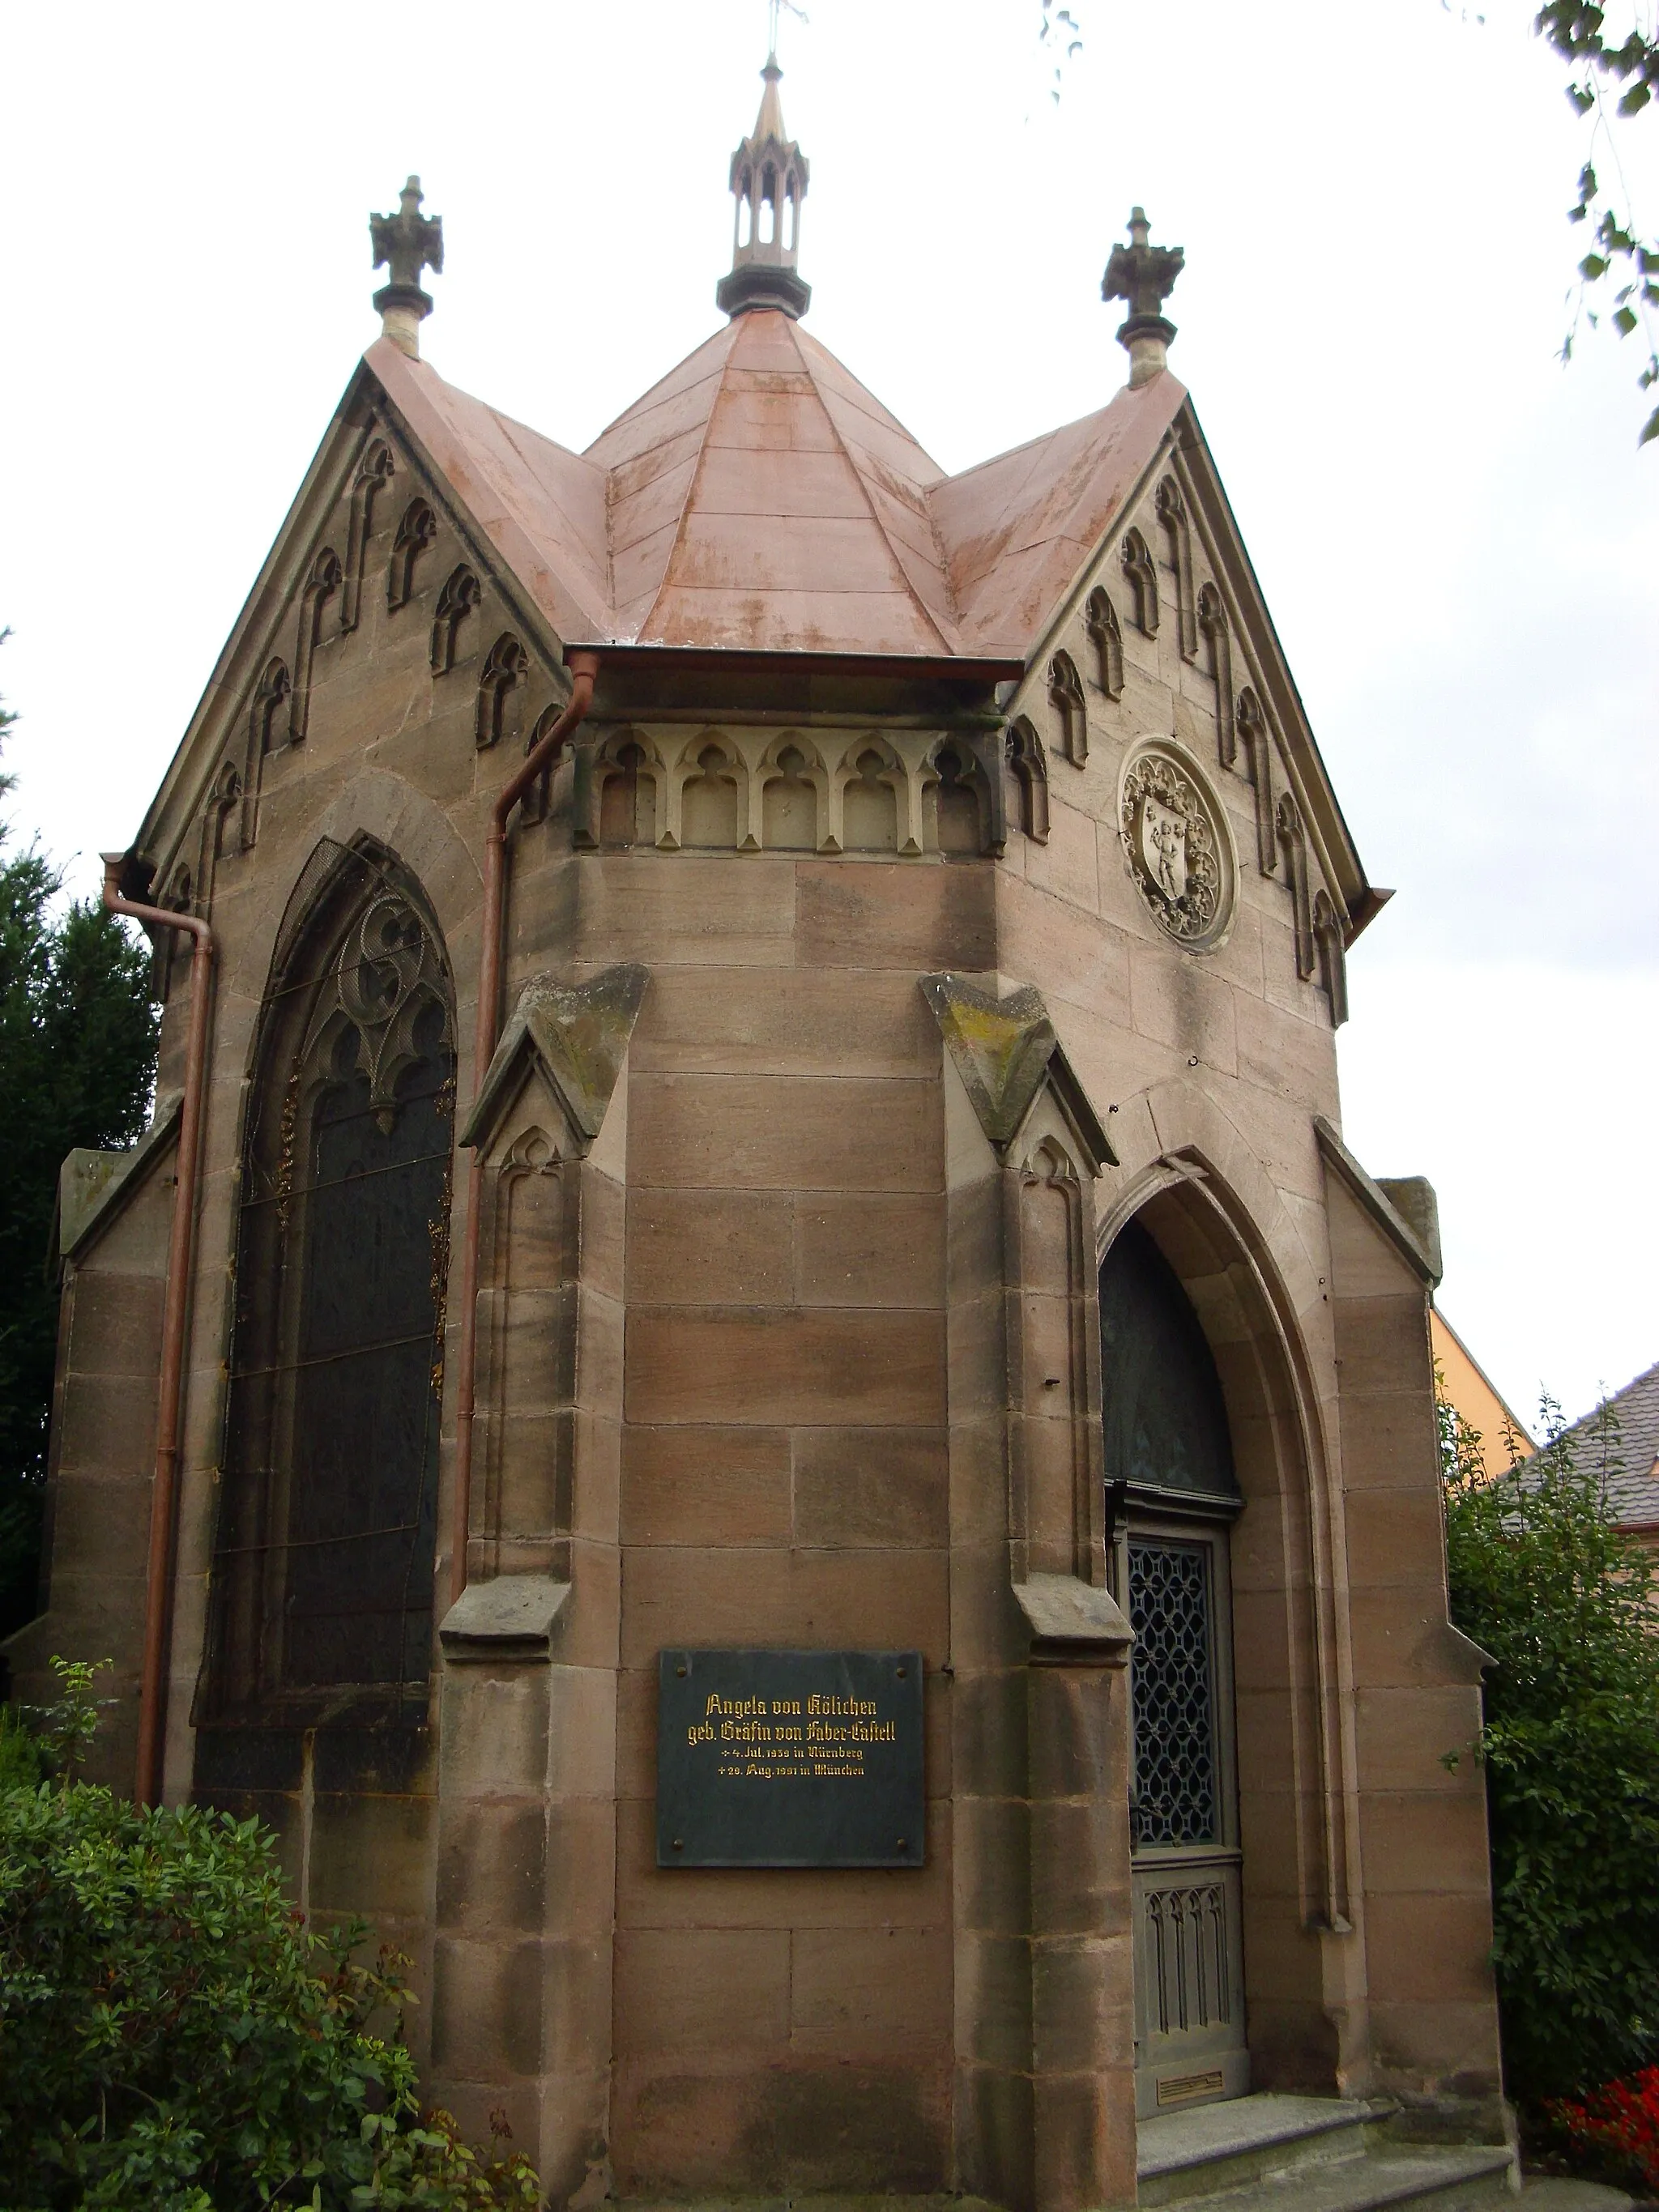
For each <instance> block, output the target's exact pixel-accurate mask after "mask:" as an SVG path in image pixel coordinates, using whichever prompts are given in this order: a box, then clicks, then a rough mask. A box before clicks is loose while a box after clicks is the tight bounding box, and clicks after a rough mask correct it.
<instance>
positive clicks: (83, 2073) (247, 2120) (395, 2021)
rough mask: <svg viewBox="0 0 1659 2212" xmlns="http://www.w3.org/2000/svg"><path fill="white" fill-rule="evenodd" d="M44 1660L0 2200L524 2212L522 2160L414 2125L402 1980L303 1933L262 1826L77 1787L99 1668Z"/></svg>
mask: <svg viewBox="0 0 1659 2212" xmlns="http://www.w3.org/2000/svg"><path fill="white" fill-rule="evenodd" d="M54 1664H55V1665H58V1669H59V1674H60V1676H61V1677H62V1678H63V1680H64V1691H65V1694H64V1703H63V1705H61V1706H60V1707H58V1708H55V1709H53V1711H52V1713H51V1714H50V1715H48V1716H47V1717H46V1727H45V1728H44V1729H43V1730H42V1733H41V1739H40V1747H41V1752H42V1754H43V1756H44V1759H45V1760H46V1764H47V1765H50V1766H51V1767H52V1768H53V1769H54V1770H55V1771H54V1773H53V1776H52V1778H51V1779H49V1780H46V1781H44V1782H34V1781H32V1780H31V1779H29V1778H25V1779H24V1780H23V1781H22V1782H21V1783H13V1784H11V1786H9V1787H5V1788H0V2203H3V2204H4V2205H6V2206H7V2207H9V2208H12V2212H59V2208H70V2207H75V2208H82V2207H84V2208H92V2207H115V2206H122V2207H126V2206H132V2205H137V2204H143V2205H144V2206H146V2207H154V2208H155V2212H245V2208H246V2212H252V2208H254V2207H264V2206H269V2205H278V2204H294V2205H310V2206H313V2207H314V2208H319V2212H320V2208H329V2212H333V2208H344V2207H347V2206H359V2205H386V2206H402V2205H423V2206H429V2207H434V2208H454V2209H455V2212H459V2208H461V2207H468V2208H474V2207H476V2208H483V2207H491V2206H502V2205H510V2204H520V2205H529V2204H535V2203H537V2202H538V2198H539V2190H538V2183H537V2180H536V2176H535V2174H534V2172H533V2171H532V2168H531V2167H530V2166H529V2163H528V2161H527V2160H525V2159H523V2158H521V2157H508V2158H505V2159H502V2158H498V2157H491V2158H489V2159H487V2160H486V2159H482V2158H480V2157H479V2156H478V2155H477V2154H475V2153H474V2152H472V2151H471V2150H470V2149H468V2148H466V2147H465V2145H464V2144H463V2143H461V2142H460V2141H459V2138H458V2136H457V2134H456V2131H455V2127H454V2124H453V2121H452V2120H450V2119H449V2118H448V2117H447V2115H445V2114H442V2113H432V2114H428V2115H427V2116H425V2117H424V2118H422V2115H421V2113H420V2109H419V2104H418V2099H417V2094H416V2081H415V2073H414V2063H413V2061H412V2060H411V2058H410V2054H409V2052H408V2051H407V2050H406V2049H405V2048H404V2043H403V2039H402V2034H401V2025H402V2021H401V2015H402V2012H403V2008H404V2005H405V2004H406V2003H407V2002H409V2001H410V1999H409V1994H408V1991H407V1990H406V1989H405V1987H404V1983H403V1979H402V1968H403V1966H404V1961H403V1960H399V1959H398V1958H396V1957H395V1956H393V1955H392V1954H388V1953H386V1952H382V1953H381V1954H380V1958H379V1960H377V1961H376V1962H375V1963H374V1965H373V1966H366V1965H364V1964H362V1962H361V1960H360V1959H359V1958H358V1957H357V1955H356V1954H357V1953H358V1952H359V1951H360V1949H361V1947H362V1941H363V1938H364V1936H366V1934H367V1932H368V1931H367V1930H366V1929H364V1928H363V1927H362V1925H361V1923H359V1924H357V1925H356V1926H351V1927H346V1928H342V1929H338V1930H337V1931H335V1932H333V1933H331V1935H329V1936H326V1937H319V1936H315V1935H313V1934H312V1933H311V1932H310V1931H309V1930H308V1929H307V1928H306V1926H305V1925H304V1923H303V1922H302V1920H301V1917H300V1916H299V1915H298V1914H297V1913H295V1911H294V1910H293V1908H292V1907H291V1906H290V1905H289V1901H288V1899H287V1898H286V1897H285V1895H284V1893H283V1883H282V1877H281V1875H280V1872H279V1870H278V1868H277V1864H276V1855H275V1844H276V1838H275V1837H274V1836H273V1835H272V1834H271V1833H270V1831H269V1830H267V1829H264V1828H262V1827H261V1826H259V1824H258V1822H257V1821H253V1820H247V1821H237V1820H233V1819H231V1818H229V1817H228V1815H226V1814H220V1813H212V1812H208V1811H204V1810H202V1809H200V1808H195V1807H182V1808H178V1809H176V1810H157V1811H152V1810H147V1809H144V1808H140V1807H137V1806H134V1805H131V1804H129V1803H128V1802H125V1800H124V1799H121V1798H118V1797H116V1796H113V1795H112V1793H111V1792H110V1791H109V1790H101V1789H94V1788H92V1787H90V1786H88V1785H87V1784H82V1783H78V1782H76V1780H75V1779H74V1768H75V1762H76V1757H77V1755H78V1753H79V1752H80V1750H81V1749H82V1747H84V1744H85V1742H86V1741H87V1738H88V1735H89V1733H90V1730H91V1729H92V1728H93V1727H94V1725H95V1723H96V1712H95V1709H94V1701H93V1699H92V1695H91V1675H92V1670H91V1669H90V1668H85V1667H78V1668H66V1667H64V1666H63V1664H62V1663H61V1662H54ZM377 2031H379V2032H377Z"/></svg>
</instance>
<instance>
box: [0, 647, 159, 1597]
mask: <svg viewBox="0 0 1659 2212" xmlns="http://www.w3.org/2000/svg"><path fill="white" fill-rule="evenodd" d="M5 635H6V634H5V633H4V632H0V641H3V639H4V636H5ZM15 719H16V717H15V714H14V713H13V712H12V711H11V710H10V709H9V708H6V707H5V706H4V705H3V704H0V738H3V737H4V734H5V732H6V731H7V730H8V729H9V728H10V726H12V724H13V723H14V722H15ZM14 781H15V779H14V778H12V777H10V776H0V795H3V793H6V792H9V790H10V789H11V787H12V786H13V783H14ZM62 886H63V876H62V872H61V871H60V870H59V869H58V868H57V867H55V866H53V864H52V861H51V860H49V859H48V858H47V857H46V854H43V853H41V852H40V849H39V848H38V847H37V846H36V845H35V844H34V843H33V842H30V843H29V844H28V845H27V847H20V846H18V845H16V844H15V842H14V837H13V833H12V832H11V831H10V830H9V829H8V828H7V827H6V826H5V825H4V824H0V1128H3V1132H4V1139H5V1149H6V1171H5V1174H4V1176H3V1177H0V1635H6V1634H9V1632H11V1630H13V1629H14V1628H16V1627H19V1626H21V1624H22V1623H23V1622H24V1621H26V1620H28V1619H29V1618H30V1616H31V1615H32V1614H33V1611H34V1609H35V1591H36V1586H37V1581H38V1575H39V1562H40V1533H41V1508H42V1504H43V1502H44V1498H45V1489H46V1435H47V1427H48V1421H49V1417H50V1413H51V1407H52V1368H53V1364H54V1360H55V1358H56V1352H57V1338H58V1286H57V1284H56V1283H55V1282H54V1281H53V1280H52V1279H51V1277H50V1275H49V1273H48V1267H47V1261H48V1243H49V1240H50V1237H51V1231H52V1208H53V1205H54V1203H55V1201H56V1198H57V1191H58V1167H59V1165H60V1164H61V1163H62V1161H63V1158H64V1154H65V1152H69V1151H70V1150H71V1149H72V1148H73V1147H75V1146H78V1145H87V1146H96V1147H99V1148H100V1149H101V1148H107V1147H111V1146H123V1145H130V1144H131V1143H132V1142H133V1141H134V1139H136V1138H137V1136H138V1135H139V1134H140V1133H141V1132H142V1131H143V1127H144V1123H145V1121H146V1118H147V1115H148V1111H149V1098H150V1091H151V1087H152V1085H153V1084H154V1081H155V1041H156V1015H155V1008H154V1007H153V1006H152V1005H151V1004H150V998H149V952H148V949H147V948H146V947H145V946H144V945H143V944H142V943H137V942H135V941H134V939H132V938H131V937H130V936H129V935H128V933H127V930H126V927H125V925H124V924H123V923H121V922H120V921H117V919H116V918H115V916H114V915H112V914H109V913H106V911H105V909H104V908H103V907H102V905H101V904H100V903H99V902H96V901H95V900H88V901H86V902H74V903H71V904H70V905H69V906H67V907H65V906H64V905H63V904H62V902H61V900H60V896H59V894H60V892H61V890H62Z"/></svg>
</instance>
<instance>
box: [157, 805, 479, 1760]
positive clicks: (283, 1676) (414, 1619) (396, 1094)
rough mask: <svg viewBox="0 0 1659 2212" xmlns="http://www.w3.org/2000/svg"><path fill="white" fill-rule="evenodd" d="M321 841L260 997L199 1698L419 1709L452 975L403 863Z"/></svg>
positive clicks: (307, 1711)
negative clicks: (309, 892)
mask: <svg viewBox="0 0 1659 2212" xmlns="http://www.w3.org/2000/svg"><path fill="white" fill-rule="evenodd" d="M326 860H327V864H326V865H325V866H324V867H322V868H321V869H319V868H317V867H316V866H313V867H311V868H308V869H307V878H308V879H310V880H311V881H313V883H315V882H317V881H318V879H319V878H320V884H319V888H318V889H317V890H316V892H315V896H314V897H313V902H312V904H311V908H310V912H309V914H308V915H307V916H305V917H304V918H302V920H301V922H300V924H299V926H298V927H297V929H295V930H293V931H289V930H285V931H284V932H283V937H284V938H285V939H288V940H289V950H288V951H287V953H286V955H285V956H281V955H279V958H278V961H277V963H276V966H275V967H274V969H273V972H272V976H271V980H270V987H269V989H268V992H267V997H266V1001H265V1006H264V1013H263V1016H262V1019H261V1035H260V1041H259V1045H258V1053H257V1057H256V1063H255V1076H254V1084H253V1090H252V1106H251V1110H250V1115H249V1121H248V1127H247V1132H246V1143H245V1150H244V1166H243V1176H242V1185H241V1200H240V1224H239V1238H238V1258H237V1269H236V1311H235V1321H234V1336H233V1348H232V1358H231V1372H230V1406H229V1421H228V1434H227V1454H226V1464H225V1474H224V1482H223V1486H222V1497H221V1510H220V1516H219V1526H218V1529H217V1531H216V1546H215V1558H214V1565H213V1573H212V1577H211V1583H210V1589H211V1607H212V1613H211V1620H210V1639H209V1651H208V1660H207V1667H206V1671H205V1674H204V1688H203V1697H202V1699H200V1700H198V1703H199V1704H200V1705H201V1707H202V1712H201V1715H200V1717H201V1718H202V1719H204V1721H207V1722H210V1721H212V1720H213V1719H216V1718H217V1719H222V1720H223V1719H250V1718H258V1719H263V1720H266V1721H270V1722H271V1723H276V1724H282V1723H288V1724H292V1725H307V1724H311V1723H314V1722H315V1720H317V1719H318V1718H319V1717H323V1716H324V1714H325V1713H329V1712H333V1711H340V1710H343V1709H344V1707H343V1705H342V1700H344V1706H349V1708H350V1709H351V1710H353V1711H358V1710H360V1709H361V1708H362V1706H363V1705H364V1704H365V1703H366V1702H367V1703H368V1705H371V1706H376V1707H377V1709H383V1710H384V1711H386V1712H387V1714H388V1715H391V1716H392V1717H395V1712H396V1711H402V1710H403V1709H404V1707H405V1706H408V1707H409V1708H410V1709H411V1711H412V1710H413V1709H416V1708H418V1714H419V1716H421V1717H423V1715H424V1711H425V1702H426V1693H427V1680H428V1674H429V1671H430V1666H431V1644H432V1605H433V1580H434V1560H435V1531H436V1504H437V1474H438V1449H437V1444H438V1416H439V1405H440V1400H441V1389H442V1371H443V1368H442V1361H443V1351H442V1347H443V1327H444V1301H445V1296H446V1288H447V1267H448V1233H449V1201H450V1178H451V1156H452V1152H453V1122H454V1042H453V1040H454V1017H453V989H452V986H451V982H450V978H449V974H448V969H447V963H446V961H445V958H444V955H443V951H442V949H441V942H440V939H439V936H438V933H437V929H436V927H435V924H434V923H433V921H431V919H430V917H429V915H428V913H427V910H426V908H425V905H424V902H423V901H422V898H421V896H420V894H419V892H418V890H416V887H415V886H414V884H412V882H411V881H410V879H409V878H407V877H405V876H404V872H403V871H402V870H401V869H400V868H399V867H398V866H397V864H396V863H395V862H393V861H392V860H391V859H390V858H389V856H387V855H385V854H380V853H379V852H378V851H376V850H374V849H371V848H364V849H361V850H357V851H352V852H347V851H344V850H343V849H342V848H332V851H331V854H329V855H328V856H326ZM348 1693H349V1694H348ZM394 1709H395V1710H394Z"/></svg>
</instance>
